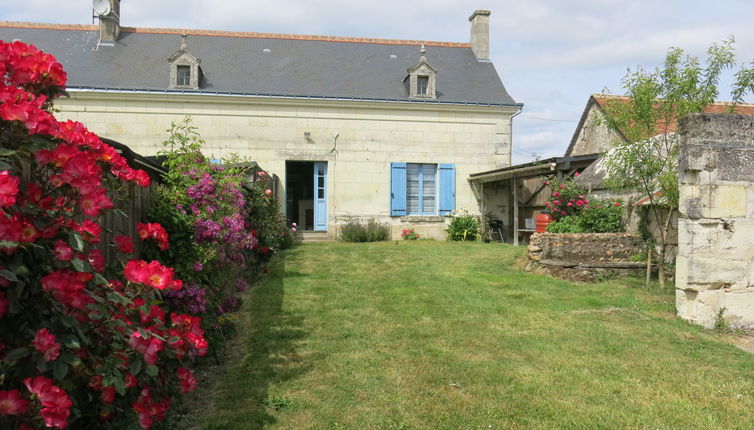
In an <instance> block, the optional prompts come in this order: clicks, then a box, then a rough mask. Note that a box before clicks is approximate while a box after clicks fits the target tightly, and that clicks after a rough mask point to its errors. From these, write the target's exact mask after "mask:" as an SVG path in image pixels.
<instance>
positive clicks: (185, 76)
mask: <svg viewBox="0 0 754 430" xmlns="http://www.w3.org/2000/svg"><path fill="white" fill-rule="evenodd" d="M176 68H177V73H176V82H175V84H176V86H178V87H187V86H189V85H191V66H176Z"/></svg>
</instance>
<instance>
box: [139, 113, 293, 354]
mask: <svg viewBox="0 0 754 430" xmlns="http://www.w3.org/2000/svg"><path fill="white" fill-rule="evenodd" d="M203 143H204V142H203V141H202V140H201V138H200V137H199V134H198V132H197V131H196V128H195V127H193V126H192V125H191V122H190V119H188V118H187V119H186V120H184V121H183V122H182V123H180V124H173V125H172V128H171V130H170V138H169V139H168V140H167V141H166V142H165V143H164V144H165V148H166V150H165V151H163V152H162V153H161V155H164V156H165V158H166V160H165V162H164V163H163V164H164V166H165V167H166V169H167V171H168V173H167V174H166V175H165V177H164V181H163V183H162V184H160V185H159V186H158V187H157V188H156V195H155V197H154V199H153V204H152V206H151V207H150V214H149V216H150V220H149V221H152V222H159V223H160V224H161V225H162V226H163V227H165V229H166V231H167V232H168V234H169V236H170V241H171V245H172V246H171V247H170V249H168V250H164V251H163V250H159V249H157V248H148V249H147V250H146V251H145V252H146V253H147V254H151V255H148V256H149V257H150V258H153V259H157V260H160V261H161V262H162V263H163V264H170V265H171V267H175V270H176V277H179V278H180V279H182V280H183V281H184V282H185V287H184V289H182V290H180V291H175V292H168V293H165V294H163V300H164V301H165V303H166V304H167V305H168V306H169V307H171V308H172V309H173V310H175V311H177V312H182V313H189V314H193V315H201V316H202V321H203V323H204V329H205V330H206V332H207V335H208V336H210V337H213V333H215V337H218V338H221V339H222V338H224V337H225V336H224V332H223V330H226V329H227V328H228V327H227V324H228V322H230V321H232V320H233V319H232V318H230V319H229V318H225V317H223V315H224V314H226V313H228V312H233V311H236V310H238V308H239V307H240V304H241V300H240V297H239V294H240V293H241V292H243V291H245V290H246V289H247V288H248V285H249V282H250V281H253V280H255V279H256V278H257V277H258V276H259V274H260V273H262V271H263V269H264V267H263V265H264V263H265V262H266V261H268V259H269V258H270V256H271V255H273V253H274V252H275V251H277V250H278V249H281V248H282V246H281V245H280V235H279V232H280V231H284V232H286V233H289V232H288V231H287V230H288V229H287V227H286V226H285V222H284V220H282V216H281V215H280V211H279V207H278V206H277V202H276V201H274V200H275V199H274V198H272V197H271V193H267V194H265V190H266V189H268V188H263V187H267V185H266V183H265V181H264V180H260V181H258V182H259V183H258V184H256V185H253V186H252V184H250V183H249V182H248V179H247V171H246V170H247V169H249V168H250V165H244V164H243V163H239V160H238V159H237V158H236V159H230V160H225V162H226V164H225V165H217V164H213V163H211V162H210V160H209V158H207V157H205V156H204V154H202V151H201V147H202V144H203ZM255 177H259V178H262V179H264V178H266V177H267V175H266V174H264V173H262V174H259V175H255ZM264 196H267V197H264ZM271 230H274V231H275V232H276V234H278V237H275V238H273V237H271V236H273V235H271V234H270V233H268V231H271ZM258 231H259V232H262V233H263V234H262V235H258ZM262 236H263V237H262ZM215 340H216V341H217V340H219V339H215ZM217 343H218V342H210V344H211V345H215V344H217Z"/></svg>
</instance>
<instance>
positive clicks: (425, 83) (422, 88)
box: [416, 76, 429, 96]
mask: <svg viewBox="0 0 754 430" xmlns="http://www.w3.org/2000/svg"><path fill="white" fill-rule="evenodd" d="M428 89H429V76H417V77H416V95H417V96H426V95H427V90H428Z"/></svg>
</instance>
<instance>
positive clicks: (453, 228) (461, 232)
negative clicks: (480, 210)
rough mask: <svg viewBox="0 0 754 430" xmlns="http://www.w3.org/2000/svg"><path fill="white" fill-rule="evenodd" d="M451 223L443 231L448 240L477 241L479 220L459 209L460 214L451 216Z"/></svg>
mask: <svg viewBox="0 0 754 430" xmlns="http://www.w3.org/2000/svg"><path fill="white" fill-rule="evenodd" d="M450 217H451V221H450V225H449V226H448V228H446V229H445V231H446V232H447V233H448V240H477V239H478V238H479V220H478V219H477V217H475V216H473V215H471V214H469V211H467V210H466V209H461V212H460V214H451V215H450Z"/></svg>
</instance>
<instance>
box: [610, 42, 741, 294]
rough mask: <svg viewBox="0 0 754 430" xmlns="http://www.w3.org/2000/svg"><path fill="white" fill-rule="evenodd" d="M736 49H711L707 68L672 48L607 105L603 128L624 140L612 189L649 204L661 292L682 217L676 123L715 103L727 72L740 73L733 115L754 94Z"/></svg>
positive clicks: (630, 77) (723, 45) (616, 153)
mask: <svg viewBox="0 0 754 430" xmlns="http://www.w3.org/2000/svg"><path fill="white" fill-rule="evenodd" d="M733 43H734V39H733V38H732V37H731V38H729V39H728V40H725V41H723V42H720V43H715V44H713V45H712V46H710V47H709V49H708V50H707V58H706V62H705V63H704V64H703V63H702V62H700V60H699V58H698V57H695V56H690V55H686V53H685V52H684V51H683V50H682V49H680V48H670V49H669V50H668V53H667V56H666V57H665V63H664V64H663V66H662V67H658V68H656V69H654V70H652V71H648V70H645V69H643V68H641V67H637V68H635V69H631V68H629V69H628V72H627V74H626V76H625V77H624V78H623V80H622V85H623V88H624V90H625V97H616V98H613V99H610V100H609V101H608V102H607V103H606V104H605V109H604V118H603V120H604V123H605V124H606V125H607V126H608V127H609V128H610V129H612V130H614V131H616V132H617V134H618V135H620V136H622V137H623V139H620V140H619V141H618V142H616V143H615V144H614V147H613V148H612V149H611V151H609V153H608V155H607V157H606V163H605V165H606V168H607V173H608V177H609V180H608V185H609V186H610V187H611V188H613V189H615V190H618V191H622V192H630V193H634V194H638V195H639V198H640V199H645V201H647V202H648V211H647V215H648V217H649V218H650V219H649V221H651V222H654V224H655V226H656V227H657V228H656V233H655V234H653V235H651V236H650V243H649V244H648V249H653V248H655V247H656V249H657V266H658V269H659V281H660V285H661V286H664V285H665V276H666V275H665V273H666V262H665V259H666V255H667V251H668V245H669V244H668V239H669V237H668V234H669V232H670V231H671V228H672V220H673V218H674V216H675V215H676V213H677V211H678V149H679V136H678V135H677V134H676V133H675V129H676V125H677V121H678V119H679V118H680V117H682V116H684V115H687V114H690V113H694V112H702V111H704V108H705V107H706V106H708V105H710V104H712V103H714V102H715V100H716V99H717V98H718V96H719V94H720V90H719V85H720V78H721V76H722V75H723V74H724V73H725V72H726V71H728V70H731V69H738V71H737V72H736V73H735V77H734V82H733V84H732V87H731V103H730V105H729V110H730V111H731V112H732V111H733V109H734V108H735V104H736V103H740V102H742V101H743V98H744V96H745V95H746V94H747V93H749V92H752V90H753V89H754V62H752V63H749V64H748V65H743V64H742V65H739V64H737V63H736V59H735V51H734V49H733ZM655 241H656V244H655V243H653V242H655ZM655 245H656V246H655Z"/></svg>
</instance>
